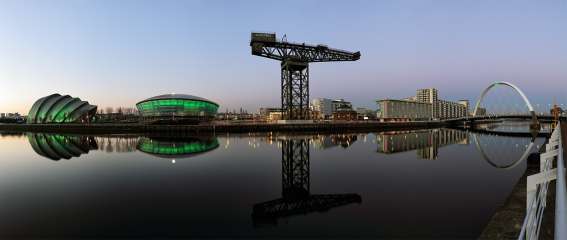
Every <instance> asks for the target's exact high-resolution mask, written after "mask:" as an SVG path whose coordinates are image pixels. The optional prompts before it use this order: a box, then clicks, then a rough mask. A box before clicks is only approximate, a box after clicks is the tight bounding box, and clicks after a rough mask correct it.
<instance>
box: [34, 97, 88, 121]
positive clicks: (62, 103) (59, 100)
mask: <svg viewBox="0 0 567 240" xmlns="http://www.w3.org/2000/svg"><path fill="white" fill-rule="evenodd" d="M96 108H97V107H96V106H95V105H90V104H89V103H88V102H86V101H81V99H80V98H73V97H71V96H69V95H65V96H61V95H60V94H51V95H49V96H46V97H43V98H40V99H39V100H37V101H36V102H35V103H34V104H33V106H32V108H31V109H30V112H29V113H28V119H27V123H62V122H74V121H76V120H77V119H79V118H81V117H82V116H84V115H86V114H93V111H94V112H96Z"/></svg>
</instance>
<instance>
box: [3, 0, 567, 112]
mask: <svg viewBox="0 0 567 240" xmlns="http://www.w3.org/2000/svg"><path fill="white" fill-rule="evenodd" d="M566 26H567V1H490V0H487V1H465V0H463V1H453V0H447V1H428V0H415V1H378V0H376V1H374V0H373V1H328V0H327V1H310V0H306V1H210V0H208V1H189V0H187V1H141V0H133V1H127V0H119V1H111V0H108V1H102V0H100V1H95V0H92V1H85V0H69V1H50V0H40V1H31V0H23V1H22V0H15V1H9V0H0V83H1V85H0V112H14V111H19V112H24V113H27V111H28V108H29V107H30V106H31V105H32V104H33V102H34V101H35V100H36V99H37V98H39V97H43V96H45V95H49V94H51V93H55V92H58V93H62V94H70V95H72V96H77V97H81V98H82V99H85V100H88V101H89V102H91V103H92V104H96V105H99V106H101V107H106V106H114V107H117V106H133V105H134V104H135V103H136V102H137V101H140V100H143V99H144V98H147V97H151V96H155V95H159V94H163V93H171V92H175V93H187V94H194V95H198V96H202V97H206V98H209V99H211V100H214V101H216V102H218V103H220V104H221V110H222V111H224V109H225V108H229V109H238V108H240V107H241V106H242V107H244V108H246V109H248V110H250V111H256V110H257V108H259V107H261V106H278V104H279V94H280V93H279V91H280V89H279V81H280V76H279V75H280V72H279V64H278V62H275V61H272V60H269V59H263V58H259V57H256V56H251V54H250V47H249V45H248V44H249V38H250V32H251V31H270V32H277V33H278V35H279V36H282V35H283V34H284V33H285V34H287V37H288V40H290V41H297V42H307V43H324V44H327V45H329V46H331V47H336V48H343V49H347V50H353V51H361V53H362V57H361V59H360V61H357V62H344V63H320V64H311V68H310V73H311V82H310V84H311V85H310V86H311V97H312V98H315V97H329V98H345V99H347V100H351V101H353V103H354V104H355V105H356V106H366V107H371V108H376V104H375V102H374V100H375V99H378V98H401V97H406V96H410V95H413V94H415V89H417V88H422V87H436V88H438V89H439V91H440V95H441V97H442V98H445V99H449V100H457V99H461V98H468V99H471V100H474V99H476V97H477V96H478V94H479V93H480V91H481V90H482V88H483V87H484V86H486V85H488V84H489V83H490V82H493V81H510V82H513V83H515V84H517V85H518V86H520V87H521V88H523V89H524V91H525V92H526V94H527V95H528V96H529V97H530V98H531V99H532V101H533V102H536V103H549V102H551V101H552V100H553V97H554V96H555V97H556V98H557V100H558V101H560V102H563V103H567V96H566V94H565V92H566V90H567V27H566Z"/></svg>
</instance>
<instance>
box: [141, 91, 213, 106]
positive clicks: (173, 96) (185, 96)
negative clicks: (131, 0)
mask: <svg viewBox="0 0 567 240" xmlns="http://www.w3.org/2000/svg"><path fill="white" fill-rule="evenodd" d="M163 99H183V100H194V101H202V102H209V103H212V104H215V105H217V106H218V105H219V104H218V103H215V102H213V101H211V100H209V99H206V98H202V97H197V96H193V95H189V94H174V93H173V94H164V95H159V96H155V97H151V98H148V99H145V100H142V101H140V102H138V103H136V105H138V104H140V103H143V102H148V101H153V100H163Z"/></svg>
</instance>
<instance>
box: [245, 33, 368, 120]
mask: <svg viewBox="0 0 567 240" xmlns="http://www.w3.org/2000/svg"><path fill="white" fill-rule="evenodd" d="M250 47H251V48H252V55H256V56H261V57H265V58H270V59H274V60H278V61H281V106H282V119H284V120H308V119H310V118H311V116H310V114H309V63H311V62H338V61H356V60H358V59H360V52H349V51H345V50H339V49H333V48H329V47H328V46H327V45H323V44H319V45H309V44H305V43H292V42H287V40H281V41H278V40H276V34H275V33H255V32H253V33H252V35H251V39H250Z"/></svg>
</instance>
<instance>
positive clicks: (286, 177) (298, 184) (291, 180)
mask: <svg viewBox="0 0 567 240" xmlns="http://www.w3.org/2000/svg"><path fill="white" fill-rule="evenodd" d="M309 142H310V139H304V138H300V139H285V140H281V144H282V197H281V198H278V199H275V200H270V201H267V202H262V203H258V204H255V205H254V208H253V211H252V220H253V223H254V226H258V225H260V224H272V225H275V224H277V221H278V219H280V218H285V217H289V216H293V215H299V214H308V213H311V212H324V211H328V210H330V209H331V208H334V207H339V206H343V205H348V204H351V203H361V202H362V198H361V197H360V195H358V194H354V193H350V194H311V191H310V174H309V170H310V169H309V157H310V154H309Z"/></svg>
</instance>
